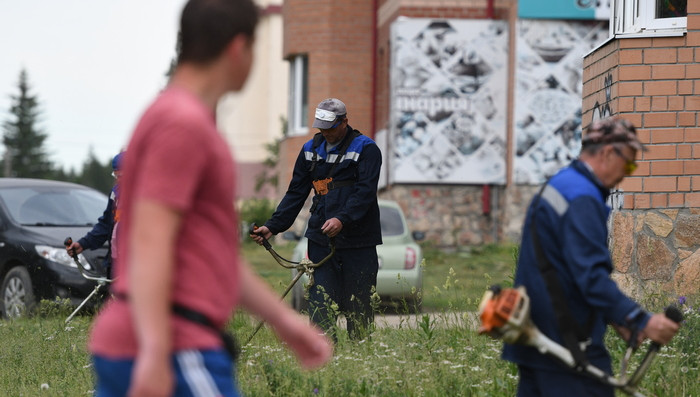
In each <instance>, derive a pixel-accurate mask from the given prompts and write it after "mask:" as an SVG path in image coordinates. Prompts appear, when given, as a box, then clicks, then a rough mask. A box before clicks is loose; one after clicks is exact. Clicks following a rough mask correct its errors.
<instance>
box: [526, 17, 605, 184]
mask: <svg viewBox="0 0 700 397" xmlns="http://www.w3.org/2000/svg"><path fill="white" fill-rule="evenodd" d="M607 35H608V28H607V23H605V22H585V21H581V22H574V21H571V22H568V21H554V20H551V21H546V20H536V21H535V20H520V21H518V32H517V37H516V41H517V42H516V55H517V66H516V73H515V74H516V75H515V84H516V86H515V103H514V110H515V112H514V113H515V115H514V125H513V134H514V140H515V161H514V173H513V176H514V180H515V182H516V183H523V184H540V183H542V182H544V181H545V180H546V178H547V177H549V176H551V175H553V174H554V173H555V172H556V171H557V170H558V169H559V168H561V167H563V166H565V165H566V164H568V163H569V162H570V161H571V160H572V159H574V158H575V157H576V156H578V153H579V151H580V147H581V91H582V88H583V83H582V74H583V55H584V54H586V53H587V52H588V51H590V50H591V49H592V48H593V47H595V46H596V45H598V44H600V43H601V42H603V41H604V40H605V39H607Z"/></svg>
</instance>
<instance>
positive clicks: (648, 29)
mask: <svg viewBox="0 0 700 397" xmlns="http://www.w3.org/2000/svg"><path fill="white" fill-rule="evenodd" d="M657 1H662V0H613V9H612V14H611V15H610V36H611V37H620V38H626V37H651V36H682V35H684V34H685V33H686V31H687V26H688V18H687V17H679V18H656V2H657ZM688 1H694V0H688Z"/></svg>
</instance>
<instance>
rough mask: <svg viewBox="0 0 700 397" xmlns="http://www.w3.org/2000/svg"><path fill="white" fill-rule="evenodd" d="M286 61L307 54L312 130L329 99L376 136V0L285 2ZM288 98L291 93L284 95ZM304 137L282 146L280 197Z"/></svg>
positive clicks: (355, 123)
mask: <svg viewBox="0 0 700 397" xmlns="http://www.w3.org/2000/svg"><path fill="white" fill-rule="evenodd" d="M283 16H284V38H283V40H284V45H283V52H284V54H283V56H284V57H285V58H289V57H291V56H294V55H301V54H306V55H307V56H308V61H309V75H308V84H309V85H308V89H309V92H308V101H309V120H308V125H309V126H311V125H312V124H313V118H314V109H315V108H316V105H317V104H318V103H319V102H321V101H322V100H323V99H326V98H328V97H337V98H339V99H340V100H342V101H343V102H344V103H345V105H346V106H347V109H348V122H349V124H350V125H351V126H352V127H353V128H356V129H358V130H360V131H361V132H363V133H365V134H367V135H369V136H373V135H374V131H371V129H372V123H371V120H372V115H373V111H374V109H373V107H372V102H373V101H372V99H371V98H372V89H373V84H372V71H373V65H372V62H373V59H372V53H373V45H374V44H373V43H374V36H373V31H374V29H373V23H372V22H373V20H374V18H373V16H374V10H373V1H372V0H285V2H284V5H283ZM280 95H287V93H286V92H285V93H280ZM316 132H318V131H316V130H313V129H311V128H310V129H309V134H308V135H307V136H304V137H293V138H288V139H285V140H284V141H283V142H282V143H281V145H280V162H279V168H278V170H279V180H280V182H279V186H278V192H279V193H280V195H282V194H283V193H284V191H286V188H287V185H288V184H289V181H290V180H291V176H292V169H293V166H294V161H295V160H296V157H297V155H298V154H299V150H300V149H301V146H302V145H303V143H304V142H305V141H307V140H308V139H310V138H311V137H312V136H313V134H314V133H316Z"/></svg>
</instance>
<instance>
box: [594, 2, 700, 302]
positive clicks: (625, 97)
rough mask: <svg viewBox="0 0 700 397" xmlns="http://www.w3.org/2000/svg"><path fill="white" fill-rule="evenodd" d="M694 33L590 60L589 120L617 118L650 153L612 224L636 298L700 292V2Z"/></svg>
mask: <svg viewBox="0 0 700 397" xmlns="http://www.w3.org/2000/svg"><path fill="white" fill-rule="evenodd" d="M687 22H688V25H687V26H688V29H687V34H686V35H683V36H680V37H646V38H627V39H615V40H611V41H609V42H607V43H606V44H605V45H603V46H602V47H600V48H598V49H596V50H595V51H593V52H592V53H591V54H589V55H588V56H586V57H585V59H584V72H583V79H584V84H583V120H582V124H583V126H584V133H585V128H586V127H587V126H588V125H589V124H590V123H591V121H592V120H593V119H594V118H595V117H605V116H606V115H619V116H622V117H624V118H627V119H629V120H630V121H632V122H633V123H634V124H635V125H636V126H637V127H638V134H639V137H640V139H641V140H642V142H644V143H645V144H646V145H647V148H648V151H646V152H644V153H639V154H638V155H637V160H638V164H639V168H638V169H637V171H636V172H635V173H634V174H633V175H632V176H630V177H627V178H625V180H624V181H623V182H622V183H621V185H620V186H619V188H620V189H621V190H622V191H623V193H622V197H623V207H622V209H621V210H619V211H614V212H613V214H612V217H611V222H610V229H611V241H610V245H611V251H612V254H613V263H614V264H615V273H614V274H613V277H614V278H615V279H616V281H617V282H618V283H619V284H620V285H621V286H622V287H623V289H625V291H626V292H628V293H630V294H631V295H633V296H634V297H637V298H639V297H645V296H646V297H648V296H650V295H656V296H658V294H660V293H661V294H664V293H666V294H671V295H674V294H676V295H688V294H697V291H698V289H697V286H698V284H699V283H700V228H698V227H697V226H698V225H699V224H700V208H699V207H700V193H698V191H700V160H698V159H700V119H699V118H698V115H697V112H698V110H700V100H699V99H698V94H700V63H698V62H700V2H698V1H689V2H688V18H687Z"/></svg>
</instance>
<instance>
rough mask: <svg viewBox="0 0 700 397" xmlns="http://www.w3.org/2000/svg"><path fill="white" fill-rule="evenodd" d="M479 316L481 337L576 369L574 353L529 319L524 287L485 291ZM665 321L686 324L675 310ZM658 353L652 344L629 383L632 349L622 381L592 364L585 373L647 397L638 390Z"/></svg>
mask: <svg viewBox="0 0 700 397" xmlns="http://www.w3.org/2000/svg"><path fill="white" fill-rule="evenodd" d="M479 314H480V317H481V327H479V333H480V334H484V333H486V334H489V335H490V336H491V337H493V338H496V339H502V340H503V341H504V342H505V343H510V344H521V345H527V346H532V347H534V348H536V349H537V350H538V351H539V352H540V353H542V354H547V355H549V356H551V357H553V358H555V359H557V360H558V361H560V362H561V363H562V364H564V365H565V366H566V367H568V368H572V369H574V368H576V361H575V360H574V357H573V355H572V354H571V352H570V351H569V350H568V349H567V348H565V347H564V346H562V345H560V344H558V343H556V342H554V341H553V340H551V339H549V338H548V337H547V336H546V335H544V334H543V333H542V332H540V330H539V329H538V328H537V327H536V326H535V324H534V323H533V322H532V320H531V319H530V299H529V297H528V296H527V291H526V290H525V287H523V286H520V287H518V288H516V289H514V288H506V289H503V290H501V288H500V287H499V286H493V287H491V288H490V289H489V290H488V291H486V293H485V294H484V297H483V299H482V301H481V303H480V305H479ZM666 317H668V318H669V319H671V320H673V321H675V322H677V323H680V322H681V321H682V320H683V314H682V313H681V312H680V311H679V310H678V309H677V308H676V307H674V306H670V307H669V308H667V309H666ZM659 349H660V345H659V344H658V343H652V345H651V346H650V347H649V350H648V351H647V353H646V355H645V356H644V359H643V360H642V363H641V364H640V365H639V366H638V367H637V369H636V371H635V372H634V374H632V376H631V377H630V379H629V381H626V368H627V363H628V361H629V359H630V356H631V352H632V347H629V348H628V351H627V352H626V354H625V357H624V358H623V360H622V362H621V368H622V371H621V372H622V373H621V374H620V379H616V378H614V377H613V376H611V375H609V374H608V373H606V372H605V371H603V370H601V369H600V368H598V367H595V366H593V365H591V364H587V365H586V366H585V367H584V371H583V372H585V374H586V375H588V376H591V377H593V378H595V379H597V380H599V381H601V382H603V383H605V384H608V385H610V386H613V387H615V388H618V389H620V390H621V391H622V392H624V393H627V394H629V395H632V396H635V397H644V395H643V394H641V393H640V392H638V391H636V388H637V386H638V385H639V382H640V381H641V379H642V377H643V376H644V373H646V371H647V370H648V369H649V366H650V365H651V361H652V359H653V358H654V356H656V353H657V352H658V351H659Z"/></svg>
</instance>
